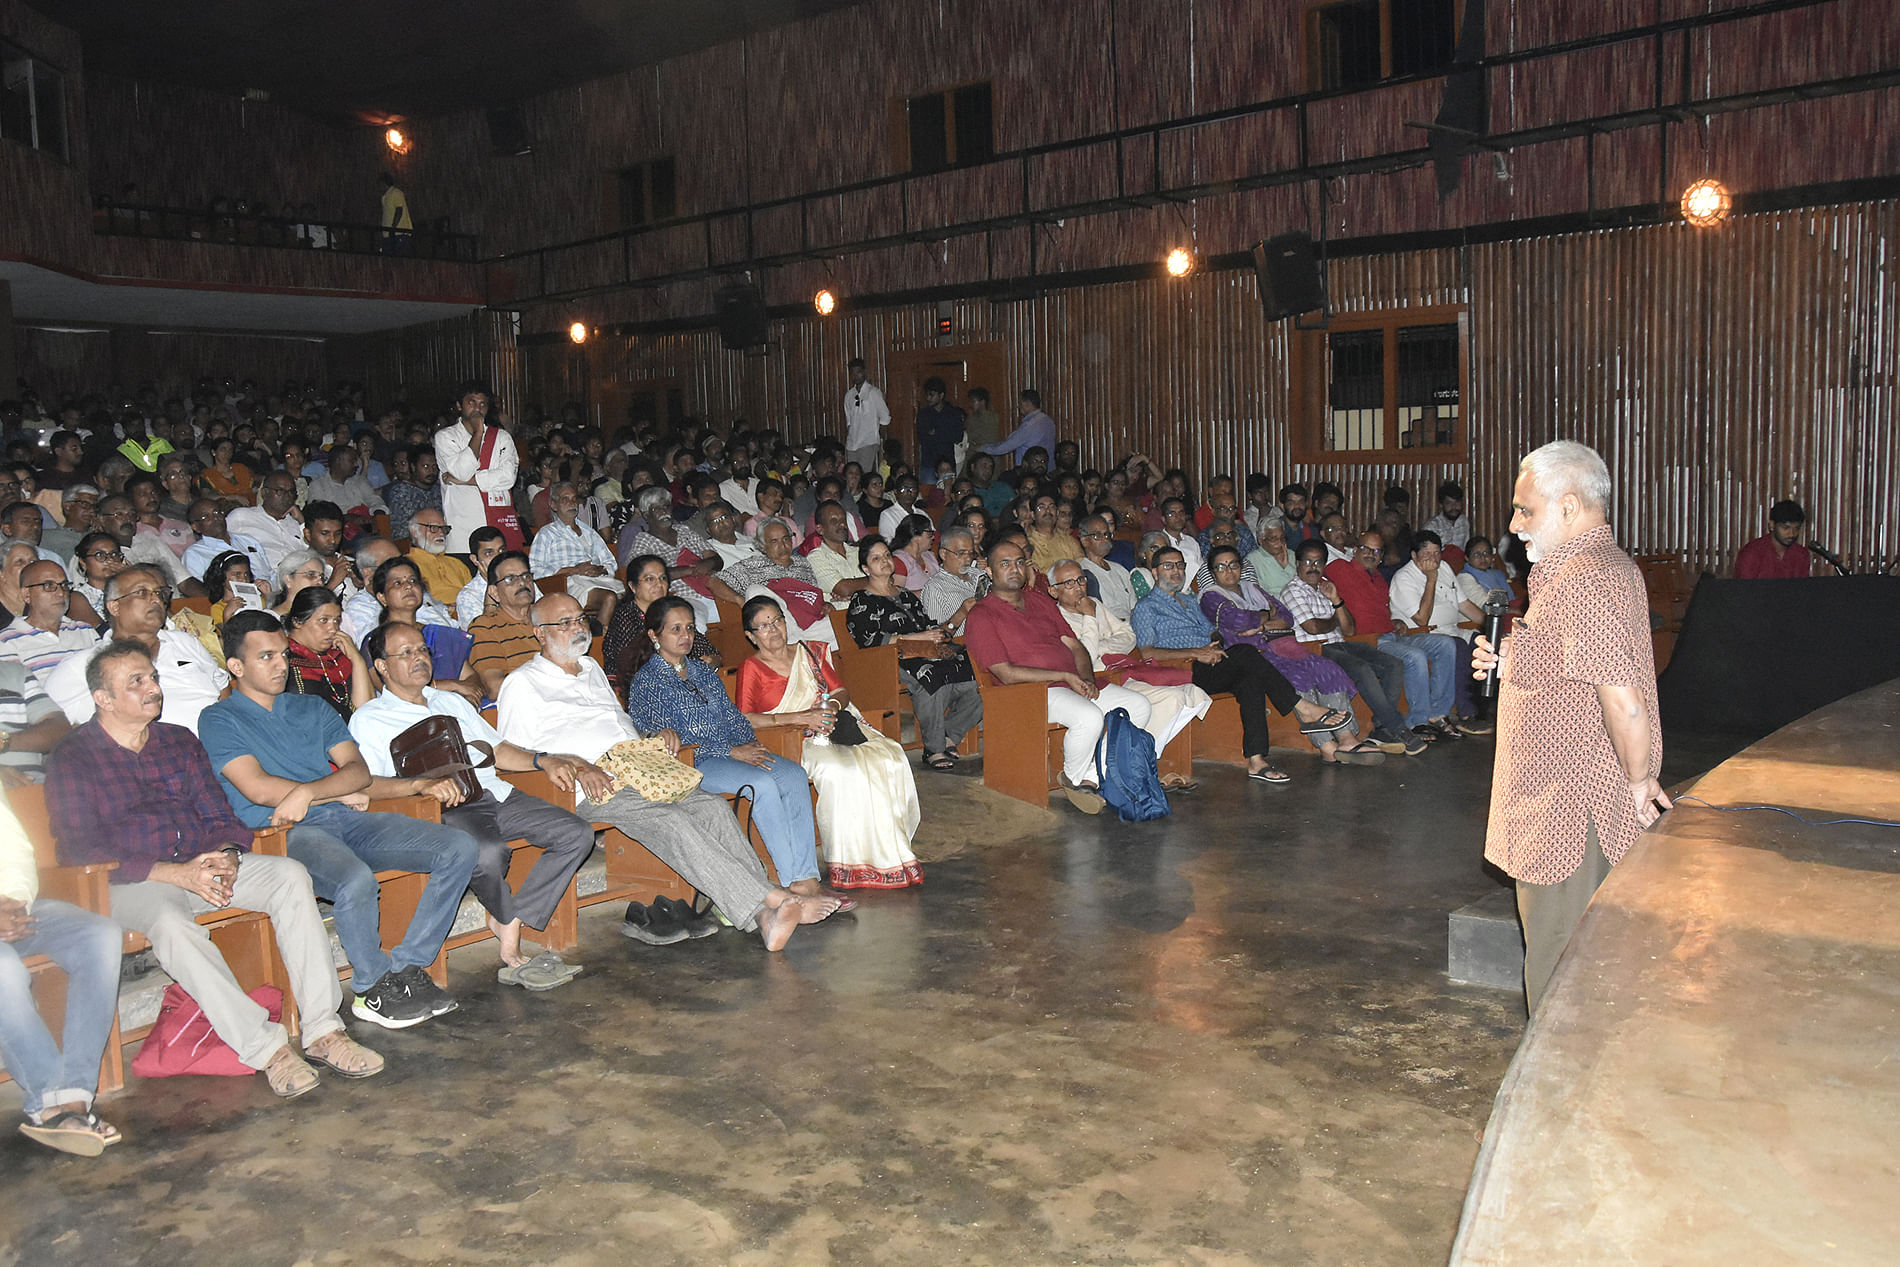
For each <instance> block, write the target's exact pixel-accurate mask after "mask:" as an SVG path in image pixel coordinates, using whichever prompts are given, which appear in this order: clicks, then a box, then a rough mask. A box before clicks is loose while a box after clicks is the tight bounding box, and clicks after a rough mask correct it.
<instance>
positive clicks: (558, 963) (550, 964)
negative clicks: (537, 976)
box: [528, 950, 586, 981]
mask: <svg viewBox="0 0 1900 1267" xmlns="http://www.w3.org/2000/svg"><path fill="white" fill-rule="evenodd" d="M528 962H529V963H538V964H541V965H543V966H544V967H546V968H547V969H548V971H550V972H559V973H562V974H564V975H565V976H566V977H567V979H568V980H570V981H572V980H573V979H574V978H575V977H578V976H580V975H581V973H583V972H585V971H586V969H585V968H583V967H582V966H581V965H580V964H577V963H569V962H568V961H567V960H565V959H563V958H561V957H560V956H559V955H557V954H555V953H554V952H553V951H552V950H544V951H542V952H541V953H540V954H538V955H536V956H535V957H534V958H533V959H530V960H529V961H528Z"/></svg>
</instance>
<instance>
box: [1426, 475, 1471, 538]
mask: <svg viewBox="0 0 1900 1267" xmlns="http://www.w3.org/2000/svg"><path fill="white" fill-rule="evenodd" d="M1425 527H1426V529H1427V530H1428V531H1430V532H1435V533H1437V534H1438V539H1439V541H1441V542H1442V543H1444V545H1445V546H1446V547H1447V548H1449V547H1451V546H1457V547H1458V548H1459V549H1460V550H1462V549H1464V548H1465V546H1466V544H1467V543H1469V542H1470V540H1471V520H1470V519H1469V518H1467V517H1466V516H1465V490H1464V488H1463V486H1461V485H1460V484H1459V483H1458V482H1457V481H1456V480H1446V481H1445V482H1444V483H1443V484H1440V485H1439V486H1438V513H1437V514H1435V515H1433V516H1432V517H1431V518H1430V519H1427V520H1426V521H1425Z"/></svg>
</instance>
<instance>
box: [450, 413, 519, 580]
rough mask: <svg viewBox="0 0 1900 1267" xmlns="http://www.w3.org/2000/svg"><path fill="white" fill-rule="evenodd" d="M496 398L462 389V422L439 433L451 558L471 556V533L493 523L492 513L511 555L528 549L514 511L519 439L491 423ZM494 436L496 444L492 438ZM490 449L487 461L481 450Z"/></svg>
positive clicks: (460, 417)
mask: <svg viewBox="0 0 1900 1267" xmlns="http://www.w3.org/2000/svg"><path fill="white" fill-rule="evenodd" d="M491 399H492V397H491V396H490V394H489V391H488V389H487V388H485V387H483V386H482V385H481V384H479V383H475V382H468V383H464V384H462V387H461V392H460V395H458V396H457V398H456V402H455V407H456V411H457V413H458V415H459V417H458V419H457V421H455V422H451V423H450V424H449V425H448V426H446V427H444V428H442V429H441V430H440V431H438V432H436V433H435V461H436V465H437V466H438V467H440V468H441V471H442V513H443V515H445V516H446V517H447V518H448V521H449V553H450V554H465V553H467V552H468V549H469V545H468V534H469V533H471V532H474V531H475V530H476V529H477V528H480V527H483V526H485V525H487V524H488V522H489V519H488V512H489V510H490V509H493V510H494V511H495V512H496V518H497V519H498V520H500V521H502V522H499V523H497V524H496V527H499V528H501V529H502V533H503V535H504V536H508V537H509V538H510V539H509V541H508V544H507V546H506V548H507V549H510V550H525V549H527V542H526V541H525V540H524V539H523V538H522V535H521V526H520V523H519V521H518V519H517V518H516V515H515V511H514V487H515V472H516V467H517V461H518V459H517V458H516V455H515V440H514V437H513V436H511V435H509V434H508V431H507V429H506V428H504V427H503V426H501V424H500V423H491V422H489V420H488V407H489V402H490V400H491ZM491 432H492V433H493V438H492V441H491V438H490V433H491ZM484 448H488V449H489V452H488V454H487V456H486V458H484V457H483V454H482V450H483V449H484Z"/></svg>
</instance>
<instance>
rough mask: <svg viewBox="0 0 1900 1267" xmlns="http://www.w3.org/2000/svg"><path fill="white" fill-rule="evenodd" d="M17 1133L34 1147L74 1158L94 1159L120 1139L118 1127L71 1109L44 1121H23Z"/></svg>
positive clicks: (92, 1115)
mask: <svg viewBox="0 0 1900 1267" xmlns="http://www.w3.org/2000/svg"><path fill="white" fill-rule="evenodd" d="M20 1134H22V1135H24V1136H26V1137H27V1138H28V1139H30V1140H32V1141H33V1142H34V1143H36V1144H44V1145H46V1146H47V1147H48V1148H57V1149H58V1150H59V1151H60V1152H62V1153H71V1154H72V1155H73V1156H75V1157H97V1156H98V1155H99V1154H100V1153H103V1152H104V1151H105V1150H106V1146H107V1145H108V1144H116V1143H118V1142H119V1140H120V1138H121V1136H120V1135H119V1132H118V1128H117V1127H114V1126H112V1125H110V1124H108V1123H105V1122H102V1121H100V1120H99V1119H98V1117H97V1116H96V1115H94V1114H92V1113H75V1112H72V1111H71V1110H68V1111H67V1112H65V1113H60V1114H56V1115H54V1116H53V1117H49V1118H47V1119H46V1120H45V1121H43V1122H22V1123H20Z"/></svg>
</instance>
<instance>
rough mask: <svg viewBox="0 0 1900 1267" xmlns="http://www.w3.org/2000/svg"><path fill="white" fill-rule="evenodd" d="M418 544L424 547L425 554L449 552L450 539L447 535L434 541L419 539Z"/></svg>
mask: <svg viewBox="0 0 1900 1267" xmlns="http://www.w3.org/2000/svg"><path fill="white" fill-rule="evenodd" d="M416 544H418V545H420V546H421V547H422V552H423V553H424V554H447V553H448V552H449V539H448V538H447V537H446V536H442V537H437V538H435V540H433V541H418V542H417V543H416Z"/></svg>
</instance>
